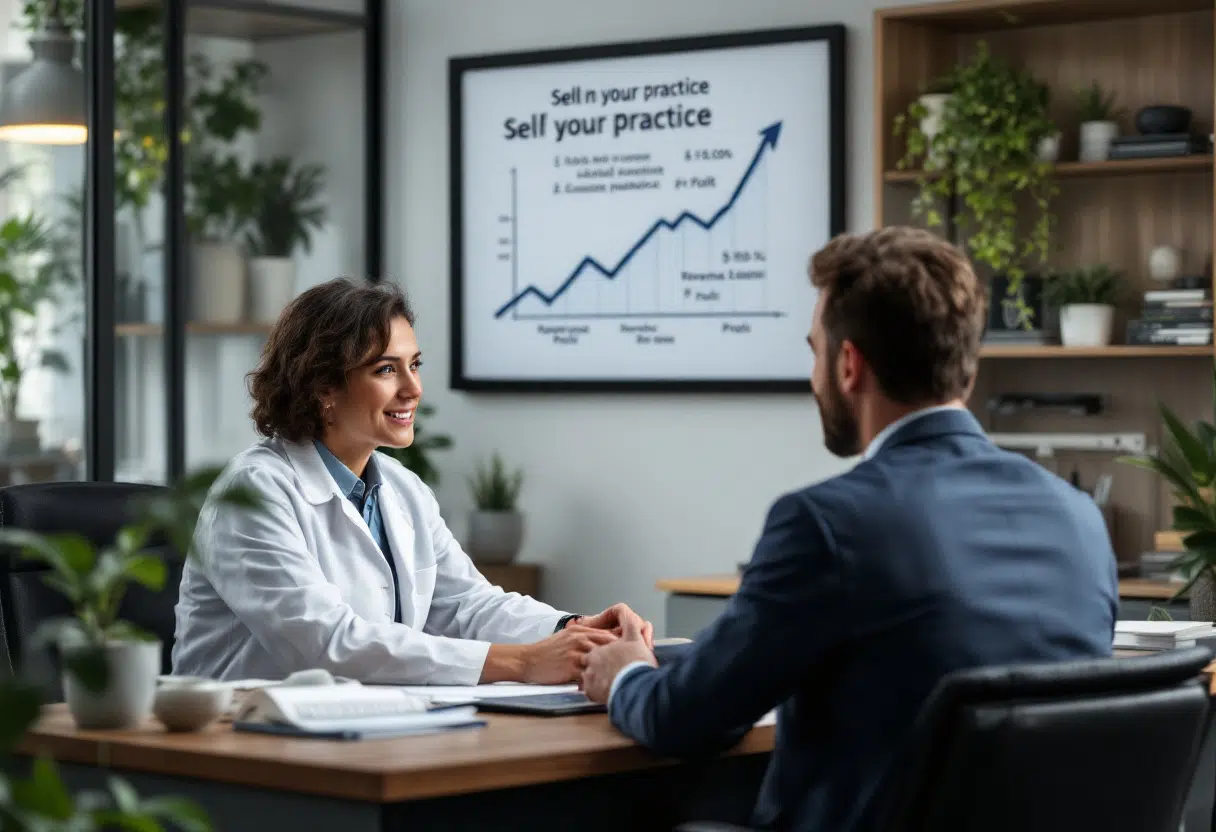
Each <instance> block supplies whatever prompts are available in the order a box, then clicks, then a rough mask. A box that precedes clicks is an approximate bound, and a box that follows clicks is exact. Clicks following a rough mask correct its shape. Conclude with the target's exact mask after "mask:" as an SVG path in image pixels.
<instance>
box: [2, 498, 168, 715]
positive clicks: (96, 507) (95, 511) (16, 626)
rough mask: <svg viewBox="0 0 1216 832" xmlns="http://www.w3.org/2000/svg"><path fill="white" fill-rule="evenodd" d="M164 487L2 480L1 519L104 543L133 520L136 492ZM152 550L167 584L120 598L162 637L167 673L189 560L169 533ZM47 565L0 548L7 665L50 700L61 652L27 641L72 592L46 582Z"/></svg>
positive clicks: (54, 697)
mask: <svg viewBox="0 0 1216 832" xmlns="http://www.w3.org/2000/svg"><path fill="white" fill-rule="evenodd" d="M163 491H164V488H163V487H162V486H157V485H138V484H132V483H111V482H52V483H36V484H31V485H13V486H9V487H7V488H0V527H3V528H18V529H28V530H31V531H37V532H45V533H54V532H75V533H77V534H80V535H83V536H84V537H86V538H88V539H89V540H90V541H92V542H93V543H94V544H95V545H98V546H100V545H105V544H109V543H112V542H113V540H114V537H115V535H116V534H117V532H118V529H119V528H120V527H121V526H123V525H124V524H126V523H128V522H130V521H131V520H132V501H133V498H137V497H144V496H151V495H155V494H157V493H160V492H163ZM149 551H151V552H153V553H158V554H161V555H163V556H164V558H165V561H166V564H167V566H168V570H167V576H166V579H165V586H164V589H163V590H162V591H160V592H152V591H150V590H147V589H144V588H143V587H142V586H138V585H132V586H131V587H130V588H129V589H128V590H127V592H126V594H125V596H124V597H123V600H122V603H121V605H120V606H119V617H120V618H122V619H123V620H126V621H130V622H131V623H132V624H134V625H135V626H137V627H139V628H141V629H143V630H146V631H148V632H149V633H151V634H153V635H155V636H156V637H157V638H159V639H160V641H161V648H162V652H161V672H163V673H168V672H169V670H170V667H171V664H170V656H171V653H172V650H173V632H174V624H175V622H174V606H175V605H176V604H177V595H178V585H179V583H180V581H181V570H182V566H183V560H182V558H181V557H180V556H179V555H178V553H177V552H175V551H174V550H173V549H172V547H171V546H169V544H168V543H167V541H153V545H152V546H150V547H149ZM48 571H49V567H47V566H44V565H43V564H41V563H40V562H37V561H30V560H27V559H25V558H20V557H17V556H16V553H14V552H12V551H11V550H9V551H0V631H2V634H3V636H4V661H3V662H2V663H0V672H4V671H7V672H8V673H13V672H17V671H19V672H20V674H21V676H22V677H23V678H25V679H28V680H30V681H32V682H34V683H35V684H38V685H39V686H40V687H41V688H42V689H43V690H44V691H45V692H46V696H47V698H48V701H59V700H61V699H62V687H61V684H60V680H59V670H58V663H57V662H56V660H55V657H54V655H53V654H52V653H50V652H47V651H37V650H31V649H29V648H28V641H29V638H30V636H31V635H32V634H33V632H34V631H35V630H36V629H37V627H38V626H39V625H40V624H41V623H42V622H43V621H46V620H47V619H49V618H57V617H60V616H64V615H69V614H70V613H71V605H70V604H69V603H68V601H67V599H65V598H64V597H63V596H62V595H60V594H59V593H58V592H56V591H55V590H53V589H51V588H50V587H49V586H47V585H46V583H45V582H44V580H43V577H44V575H45V574H46V573H47V572H48Z"/></svg>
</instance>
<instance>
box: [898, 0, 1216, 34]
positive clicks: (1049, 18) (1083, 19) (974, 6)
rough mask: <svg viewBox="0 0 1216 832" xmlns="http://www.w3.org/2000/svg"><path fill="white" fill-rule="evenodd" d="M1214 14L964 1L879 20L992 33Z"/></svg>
mask: <svg viewBox="0 0 1216 832" xmlns="http://www.w3.org/2000/svg"><path fill="white" fill-rule="evenodd" d="M1211 10H1212V0H1153V2H1151V3H1150V2H1146V0H962V2H940V3H927V4H924V5H918V6H903V7H895V8H891V9H882V10H880V11H878V12H877V16H878V17H880V18H882V19H883V20H898V21H904V22H908V23H917V24H922V25H925V26H932V27H934V28H938V29H945V30H949V31H953V32H988V31H997V30H1001V29H1020V28H1023V27H1027V26H1050V25H1057V24H1064V23H1088V22H1096V21H1103V20H1111V19H1114V18H1129V17H1150V16H1157V15H1167V14H1185V13H1187V12H1202V11H1211Z"/></svg>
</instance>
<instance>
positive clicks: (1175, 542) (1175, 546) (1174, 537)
mask: <svg viewBox="0 0 1216 832" xmlns="http://www.w3.org/2000/svg"><path fill="white" fill-rule="evenodd" d="M1182 537H1183V535H1182V532H1179V531H1174V530H1173V529H1164V530H1162V531H1159V532H1154V533H1153V546H1154V547H1155V548H1156V549H1157V551H1158V552H1172V553H1175V554H1176V553H1178V552H1182V551H1185V549H1186V547H1185V546H1183V545H1182Z"/></svg>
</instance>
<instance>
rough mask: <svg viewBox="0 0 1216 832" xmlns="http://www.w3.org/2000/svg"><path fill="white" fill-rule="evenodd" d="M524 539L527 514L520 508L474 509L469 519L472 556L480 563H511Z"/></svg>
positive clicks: (470, 554)
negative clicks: (508, 509)
mask: <svg viewBox="0 0 1216 832" xmlns="http://www.w3.org/2000/svg"><path fill="white" fill-rule="evenodd" d="M523 538H524V517H523V515H522V514H520V513H519V512H517V511H475V512H473V514H472V516H471V517H470V518H469V546H468V549H469V557H470V558H472V559H473V560H474V561H476V562H477V563H510V562H511V561H513V560H515V558H516V556H518V555H519V547H520V545H521V544H522V543H523Z"/></svg>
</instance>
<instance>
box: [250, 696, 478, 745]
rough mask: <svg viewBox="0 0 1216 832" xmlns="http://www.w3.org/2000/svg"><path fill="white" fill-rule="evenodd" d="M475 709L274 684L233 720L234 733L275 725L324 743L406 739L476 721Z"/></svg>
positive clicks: (417, 698) (410, 698) (416, 698)
mask: <svg viewBox="0 0 1216 832" xmlns="http://www.w3.org/2000/svg"><path fill="white" fill-rule="evenodd" d="M475 713H476V711H475V709H474V708H473V707H472V706H451V705H442V704H436V703H433V702H432V701H431V700H429V699H427V698H425V697H421V696H413V695H410V694H407V693H405V692H403V691H401V690H399V689H396V688H391V687H370V686H364V685H306V686H293V685H276V686H272V687H266V688H258V689H257V690H254V691H252V692H251V693H250V694H249V695H248V696H247V697H246V699H245V701H244V702H242V703H241V706H240V708H239V709H238V710H237V713H236V716H235V717H234V719H233V728H234V729H235V730H238V731H240V730H254V731H257V730H266V731H270V730H271V729H260V728H255V727H251V726H258V725H271V726H279V727H280V728H282V729H284V730H282V731H278V730H276V731H275V733H284V732H285V731H286V729H291V730H293V731H295V732H297V733H296V734H295V735H306V736H321V737H325V738H330V739H333V738H347V737H346V736H345V735H346V734H347V733H349V734H352V735H357V737H354V738H364V737H377V736H380V737H386V736H403V735H406V734H416V733H423V732H429V731H436V730H442V729H447V728H456V727H466V726H468V725H469V724H470V723H472V722H475V721H476V719H475Z"/></svg>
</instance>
